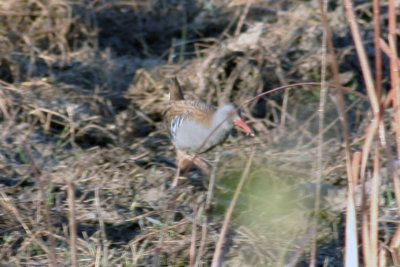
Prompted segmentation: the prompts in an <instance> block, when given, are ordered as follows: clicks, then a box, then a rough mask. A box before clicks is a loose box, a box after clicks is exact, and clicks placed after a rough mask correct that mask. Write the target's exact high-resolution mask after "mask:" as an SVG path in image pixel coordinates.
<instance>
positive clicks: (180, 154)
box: [171, 150, 210, 187]
mask: <svg viewBox="0 0 400 267" xmlns="http://www.w3.org/2000/svg"><path fill="white" fill-rule="evenodd" d="M176 161H177V165H178V166H177V168H176V173H175V176H174V180H173V181H172V184H171V186H172V187H175V186H177V185H178V180H179V176H180V172H181V170H185V169H186V168H188V167H190V166H191V164H194V165H196V166H197V167H198V168H199V169H200V170H201V172H203V173H204V174H205V175H210V168H209V167H208V165H207V164H206V163H205V162H204V161H203V160H201V159H200V158H198V157H196V156H190V155H188V154H186V153H185V152H184V151H181V150H177V151H176Z"/></svg>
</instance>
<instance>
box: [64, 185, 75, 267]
mask: <svg viewBox="0 0 400 267" xmlns="http://www.w3.org/2000/svg"><path fill="white" fill-rule="evenodd" d="M67 191H68V192H67V195H68V207H69V214H68V223H69V247H70V250H71V252H70V253H71V266H73V267H76V266H78V258H77V254H76V253H77V249H76V214H75V184H74V183H73V182H72V181H70V182H68V189H67Z"/></svg>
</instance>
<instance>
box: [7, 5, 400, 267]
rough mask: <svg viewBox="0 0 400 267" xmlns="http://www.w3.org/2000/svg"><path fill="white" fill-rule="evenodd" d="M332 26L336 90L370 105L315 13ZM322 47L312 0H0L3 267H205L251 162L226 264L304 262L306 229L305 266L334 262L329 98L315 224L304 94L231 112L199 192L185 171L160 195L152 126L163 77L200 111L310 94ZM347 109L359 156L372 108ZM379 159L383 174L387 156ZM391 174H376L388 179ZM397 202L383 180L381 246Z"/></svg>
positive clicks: (162, 164) (311, 130) (366, 10)
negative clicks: (230, 125)
mask: <svg viewBox="0 0 400 267" xmlns="http://www.w3.org/2000/svg"><path fill="white" fill-rule="evenodd" d="M355 9H356V12H357V15H358V16H359V18H360V21H359V23H360V26H361V31H362V37H363V38H364V41H365V45H366V48H367V53H368V55H369V56H370V58H371V59H372V57H373V43H372V37H373V30H372V23H371V20H372V13H371V4H370V2H369V1H355ZM328 17H329V22H330V26H331V30H332V37H333V42H334V45H335V48H336V53H337V56H338V62H339V64H340V73H341V77H340V78H341V84H342V85H343V86H346V87H349V88H351V89H352V90H354V91H357V92H359V93H362V94H366V92H365V90H364V85H363V79H362V76H361V70H360V66H359V63H358V60H357V56H356V53H355V50H354V46H353V42H352V38H351V34H350V30H349V27H348V23H347V20H346V17H345V10H344V7H343V6H342V4H341V2H336V1H329V6H328ZM381 18H382V21H384V20H385V13H383V14H382V16H381ZM383 34H385V33H383ZM321 41H322V26H321V19H320V14H319V7H318V1H269V0H265V1H254V2H253V3H252V4H249V3H247V4H246V1H228V0H216V1H197V0H190V1H181V0H175V1H172V0H171V1H169V0H164V1H162V0H159V1H158V0H157V1H150V0H148V1H136V0H134V1H121V2H117V1H110V0H98V1H51V0H47V1H46V0H29V1H22V0H17V1H16V0H3V1H2V2H1V3H0V89H1V91H0V115H1V116H0V141H1V142H0V193H1V198H0V233H1V236H2V239H1V240H0V264H1V265H2V266H46V265H49V264H54V263H55V262H57V263H58V264H59V265H64V266H70V265H71V257H70V256H71V253H72V249H73V248H76V249H77V259H78V263H79V265H80V266H100V265H101V266H107V265H108V266H148V265H154V266H188V265H195V266H209V265H210V264H211V259H212V255H213V252H214V248H215V245H216V241H217V239H218V233H219V231H220V229H221V225H222V221H223V219H224V216H225V212H226V209H227V207H228V205H229V203H230V201H231V199H232V195H233V192H234V190H235V187H236V184H237V183H238V180H239V178H240V176H241V174H242V172H243V170H244V166H245V164H246V162H247V160H248V158H249V155H250V153H251V151H252V150H254V151H255V152H254V153H255V159H254V162H253V163H252V168H251V170H250V175H249V177H248V178H247V182H246V185H245V187H244V189H243V192H242V195H241V197H240V199H239V202H238V204H237V206H236V209H235V212H234V214H233V217H232V221H231V223H230V227H229V231H228V235H227V237H226V241H225V245H224V249H223V266H282V265H284V264H288V263H292V264H294V265H293V266H308V264H309V262H310V247H311V244H312V238H311V236H312V234H313V233H314V232H316V233H317V255H316V262H317V265H318V266H322V265H324V264H327V265H325V266H342V265H343V263H342V262H343V253H344V252H343V248H344V216H345V204H346V203H345V196H346V179H347V178H346V166H345V159H344V149H343V139H342V132H341V127H340V122H339V118H338V114H337V101H336V90H334V89H331V90H330V91H329V93H328V98H327V104H326V107H325V127H324V129H325V135H324V144H323V152H324V153H323V166H324V168H323V170H322V174H323V183H322V197H321V199H322V202H321V210H320V212H319V213H318V214H314V213H313V209H314V203H315V197H314V192H315V188H316V179H317V166H316V157H317V148H318V144H317V135H318V107H319V97H320V93H319V88H318V87H315V86H303V87H296V88H293V89H290V90H285V91H278V92H276V93H272V94H269V95H266V96H264V97H261V98H258V99H256V100H254V101H252V102H250V103H248V104H246V105H245V106H243V108H242V116H243V118H244V120H245V121H246V122H247V123H248V124H249V125H250V126H251V128H252V129H253V130H254V132H255V134H256V136H255V137H254V138H251V137H248V136H245V135H244V134H242V133H241V132H238V131H235V130H234V131H233V132H232V134H231V136H230V137H229V138H228V140H227V141H226V142H225V143H224V144H223V145H222V146H220V147H217V148H216V149H214V150H212V151H211V152H208V153H205V154H202V155H201V158H202V159H204V160H205V161H207V162H208V164H209V166H210V168H211V169H212V170H213V172H212V173H213V177H214V178H215V184H214V186H213V190H211V189H212V188H210V187H209V181H210V177H207V176H205V175H204V174H202V173H201V172H200V171H199V170H198V169H196V168H195V167H193V168H192V169H191V170H190V171H189V173H188V174H187V177H186V179H182V181H181V183H180V185H179V187H178V188H176V189H174V188H171V187H170V184H171V181H172V178H173V176H174V174H175V169H176V163H175V151H174V149H173V146H172V144H171V142H170V140H169V136H168V133H167V131H166V130H165V127H164V124H163V120H162V112H163V110H164V108H165V105H166V104H167V102H168V100H167V94H168V86H169V84H170V81H171V79H172V78H174V77H177V79H178V80H179V82H180V83H181V85H182V87H183V89H184V92H185V95H186V97H187V98H188V99H202V100H204V101H206V102H208V103H211V104H214V105H221V104H224V103H227V102H235V103H237V104H242V103H244V102H245V101H246V100H249V99H251V98H252V97H254V96H256V95H257V94H260V93H262V92H267V91H269V90H270V89H272V88H276V87H279V86H283V85H288V84H293V83H299V82H314V81H316V82H319V81H320V80H321V64H322V60H321V59H322V52H321V51H322V50H321ZM384 62H386V63H387V58H384ZM384 66H385V67H384V70H383V71H384V74H387V72H388V69H387V64H384ZM385 77H386V78H385V79H384V81H383V82H384V88H385V86H386V87H387V84H388V80H387V76H385ZM331 79H332V75H331V73H330V71H329V69H328V73H327V80H328V81H331ZM345 101H346V104H347V106H348V111H347V116H348V119H349V126H350V134H351V147H352V150H353V151H356V150H359V149H360V146H361V145H362V141H363V133H364V131H365V128H366V125H367V122H368V120H369V119H370V114H369V112H370V111H369V108H370V107H369V104H368V102H366V101H365V100H363V99H362V98H360V97H358V96H355V95H353V94H345ZM387 116H389V117H390V114H387ZM388 137H389V139H390V138H393V133H392V132H390V131H389V132H388ZM393 140H394V139H393ZM393 147H394V146H393ZM382 161H383V164H386V166H389V165H390V163H391V161H390V156H389V155H387V156H385V158H383V159H382ZM389 172H390V170H389V167H387V168H383V169H382V177H383V178H382V179H386V180H384V181H388V180H387V179H388V178H387V177H388V173H389ZM68 188H70V189H72V188H74V189H73V192H74V194H73V195H74V200H73V202H74V209H72V208H71V203H69V202H68V201H70V200H71V199H72V197H71V196H68ZM211 193H212V194H211ZM394 202H395V201H394V200H393V189H391V185H390V182H387V183H384V185H383V187H382V195H381V208H380V223H381V226H382V228H381V232H380V239H381V243H382V246H385V244H387V242H389V237H390V236H391V235H392V234H393V231H394V229H395V225H396V223H395V222H396V220H397V223H398V220H399V217H398V214H397V213H396V209H395V208H393V207H394V206H395V204H394ZM71 210H74V212H75V215H72V216H71V214H70V212H71ZM312 214H314V216H315V215H316V216H317V218H318V226H317V228H316V229H315V228H313V227H312V218H313V215H312ZM47 215H48V216H47ZM71 221H76V224H77V230H76V232H77V242H76V244H75V245H71V242H70V227H71V226H70V223H71Z"/></svg>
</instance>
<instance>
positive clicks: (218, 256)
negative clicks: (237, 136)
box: [211, 139, 255, 267]
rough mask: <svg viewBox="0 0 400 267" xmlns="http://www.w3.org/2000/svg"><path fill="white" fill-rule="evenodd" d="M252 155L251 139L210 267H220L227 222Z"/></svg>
mask: <svg viewBox="0 0 400 267" xmlns="http://www.w3.org/2000/svg"><path fill="white" fill-rule="evenodd" d="M254 154H255V149H254V139H252V142H251V151H250V155H249V159H248V160H247V162H246V166H245V168H244V171H243V173H242V177H240V181H239V183H238V185H237V187H236V190H235V194H234V195H233V197H232V200H231V202H230V204H229V207H228V210H227V211H226V214H225V218H224V222H223V223H222V228H221V232H220V233H219V236H218V242H217V245H216V246H215V250H214V255H213V259H212V263H211V266H212V267H218V266H221V260H222V246H223V244H224V241H225V236H226V232H227V231H228V226H229V222H230V220H231V217H232V213H233V210H234V209H235V206H236V202H237V200H238V199H239V195H240V192H241V191H242V188H243V185H244V182H245V181H246V179H247V177H248V176H249V172H250V167H251V164H252V162H253V158H254Z"/></svg>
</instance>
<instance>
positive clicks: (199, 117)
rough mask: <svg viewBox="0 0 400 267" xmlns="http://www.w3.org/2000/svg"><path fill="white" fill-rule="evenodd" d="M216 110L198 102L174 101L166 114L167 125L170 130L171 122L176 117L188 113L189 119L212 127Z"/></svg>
mask: <svg viewBox="0 0 400 267" xmlns="http://www.w3.org/2000/svg"><path fill="white" fill-rule="evenodd" d="M215 110H216V108H215V107H214V106H212V105H209V104H207V103H204V102H201V101H196V100H180V101H172V102H171V103H170V104H169V105H168V107H167V109H166V110H165V112H164V120H165V123H166V125H167V127H168V129H170V124H171V121H172V120H173V119H174V118H175V117H176V116H180V115H182V114H184V113H185V112H189V113H186V114H188V115H187V118H188V119H191V120H194V121H197V122H199V123H202V124H204V125H207V126H208V125H210V123H211V120H210V118H212V116H213V114H214V112H215Z"/></svg>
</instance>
